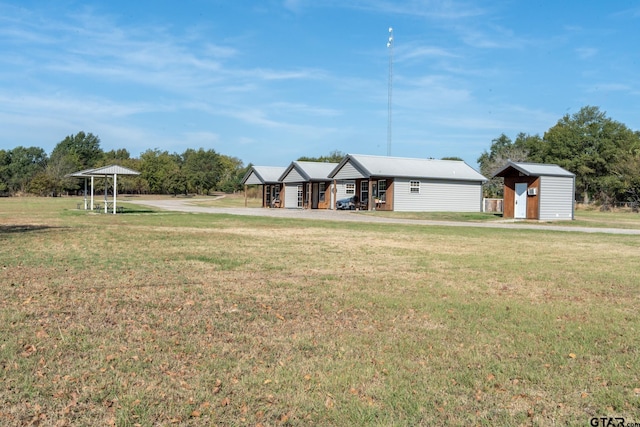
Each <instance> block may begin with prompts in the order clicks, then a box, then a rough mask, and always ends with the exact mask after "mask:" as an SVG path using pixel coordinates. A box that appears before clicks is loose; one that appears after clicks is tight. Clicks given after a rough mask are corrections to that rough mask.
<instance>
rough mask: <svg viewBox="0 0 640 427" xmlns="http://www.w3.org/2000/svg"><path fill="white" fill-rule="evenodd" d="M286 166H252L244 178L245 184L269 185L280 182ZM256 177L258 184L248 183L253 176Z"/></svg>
mask: <svg viewBox="0 0 640 427" xmlns="http://www.w3.org/2000/svg"><path fill="white" fill-rule="evenodd" d="M284 170H285V168H284V166H251V168H249V170H248V171H247V173H246V174H244V177H243V178H242V183H243V184H269V183H277V182H280V181H279V178H280V175H282V173H283V172H284ZM252 174H253V175H255V177H256V178H257V180H256V182H253V181H254V180H251V181H252V182H247V180H249V178H250V177H251V175H252Z"/></svg>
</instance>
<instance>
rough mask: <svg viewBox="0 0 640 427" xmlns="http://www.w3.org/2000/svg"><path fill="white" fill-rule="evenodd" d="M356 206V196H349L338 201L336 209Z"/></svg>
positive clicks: (347, 208)
mask: <svg viewBox="0 0 640 427" xmlns="http://www.w3.org/2000/svg"><path fill="white" fill-rule="evenodd" d="M355 208H356V203H355V197H347V198H346V199H340V200H338V201H337V202H336V209H340V210H353V209H355Z"/></svg>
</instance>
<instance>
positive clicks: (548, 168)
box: [493, 160, 575, 177]
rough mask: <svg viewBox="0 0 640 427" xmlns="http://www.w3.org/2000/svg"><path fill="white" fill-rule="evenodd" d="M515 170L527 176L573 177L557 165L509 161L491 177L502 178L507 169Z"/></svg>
mask: <svg viewBox="0 0 640 427" xmlns="http://www.w3.org/2000/svg"><path fill="white" fill-rule="evenodd" d="M511 168H513V169H515V170H517V171H518V172H520V173H523V174H524V175H527V176H564V177H574V176H575V175H574V174H573V173H571V172H569V171H568V170H566V169H563V168H561V167H560V166H558V165H554V164H548V163H525V162H512V161H511V160H509V161H508V162H507V164H506V165H505V166H504V167H503V168H502V169H500V170H499V171H498V172H496V173H494V174H493V176H494V177H495V176H500V177H503V176H505V175H507V173H508V171H509V169H511Z"/></svg>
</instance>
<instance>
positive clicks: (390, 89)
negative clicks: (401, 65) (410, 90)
mask: <svg viewBox="0 0 640 427" xmlns="http://www.w3.org/2000/svg"><path fill="white" fill-rule="evenodd" d="M393 45H394V40H393V28H392V27H389V41H388V42H387V48H388V49H389V99H388V105H387V156H391V124H392V119H391V118H392V114H391V107H392V98H393Z"/></svg>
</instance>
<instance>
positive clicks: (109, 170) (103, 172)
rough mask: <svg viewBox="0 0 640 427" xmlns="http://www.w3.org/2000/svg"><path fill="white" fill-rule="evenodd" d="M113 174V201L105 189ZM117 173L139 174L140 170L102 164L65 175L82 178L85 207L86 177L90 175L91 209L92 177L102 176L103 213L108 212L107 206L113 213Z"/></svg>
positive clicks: (116, 191)
mask: <svg viewBox="0 0 640 427" xmlns="http://www.w3.org/2000/svg"><path fill="white" fill-rule="evenodd" d="M112 175H113V202H111V203H110V202H109V200H108V194H107V191H108V189H109V177H110V176H112ZM118 175H140V172H138V171H134V170H133V169H129V168H125V167H124V166H119V165H111V166H104V167H101V168H97V169H87V170H83V171H79V172H76V173H72V174H69V175H67V176H71V177H76V178H84V179H85V181H84V208H85V210H86V209H87V178H89V177H91V210H93V207H94V204H93V188H94V185H93V183H94V180H93V179H94V178H95V177H104V213H108V212H109V208H112V210H113V213H114V214H115V213H116V212H117V206H116V203H117V195H118Z"/></svg>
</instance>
